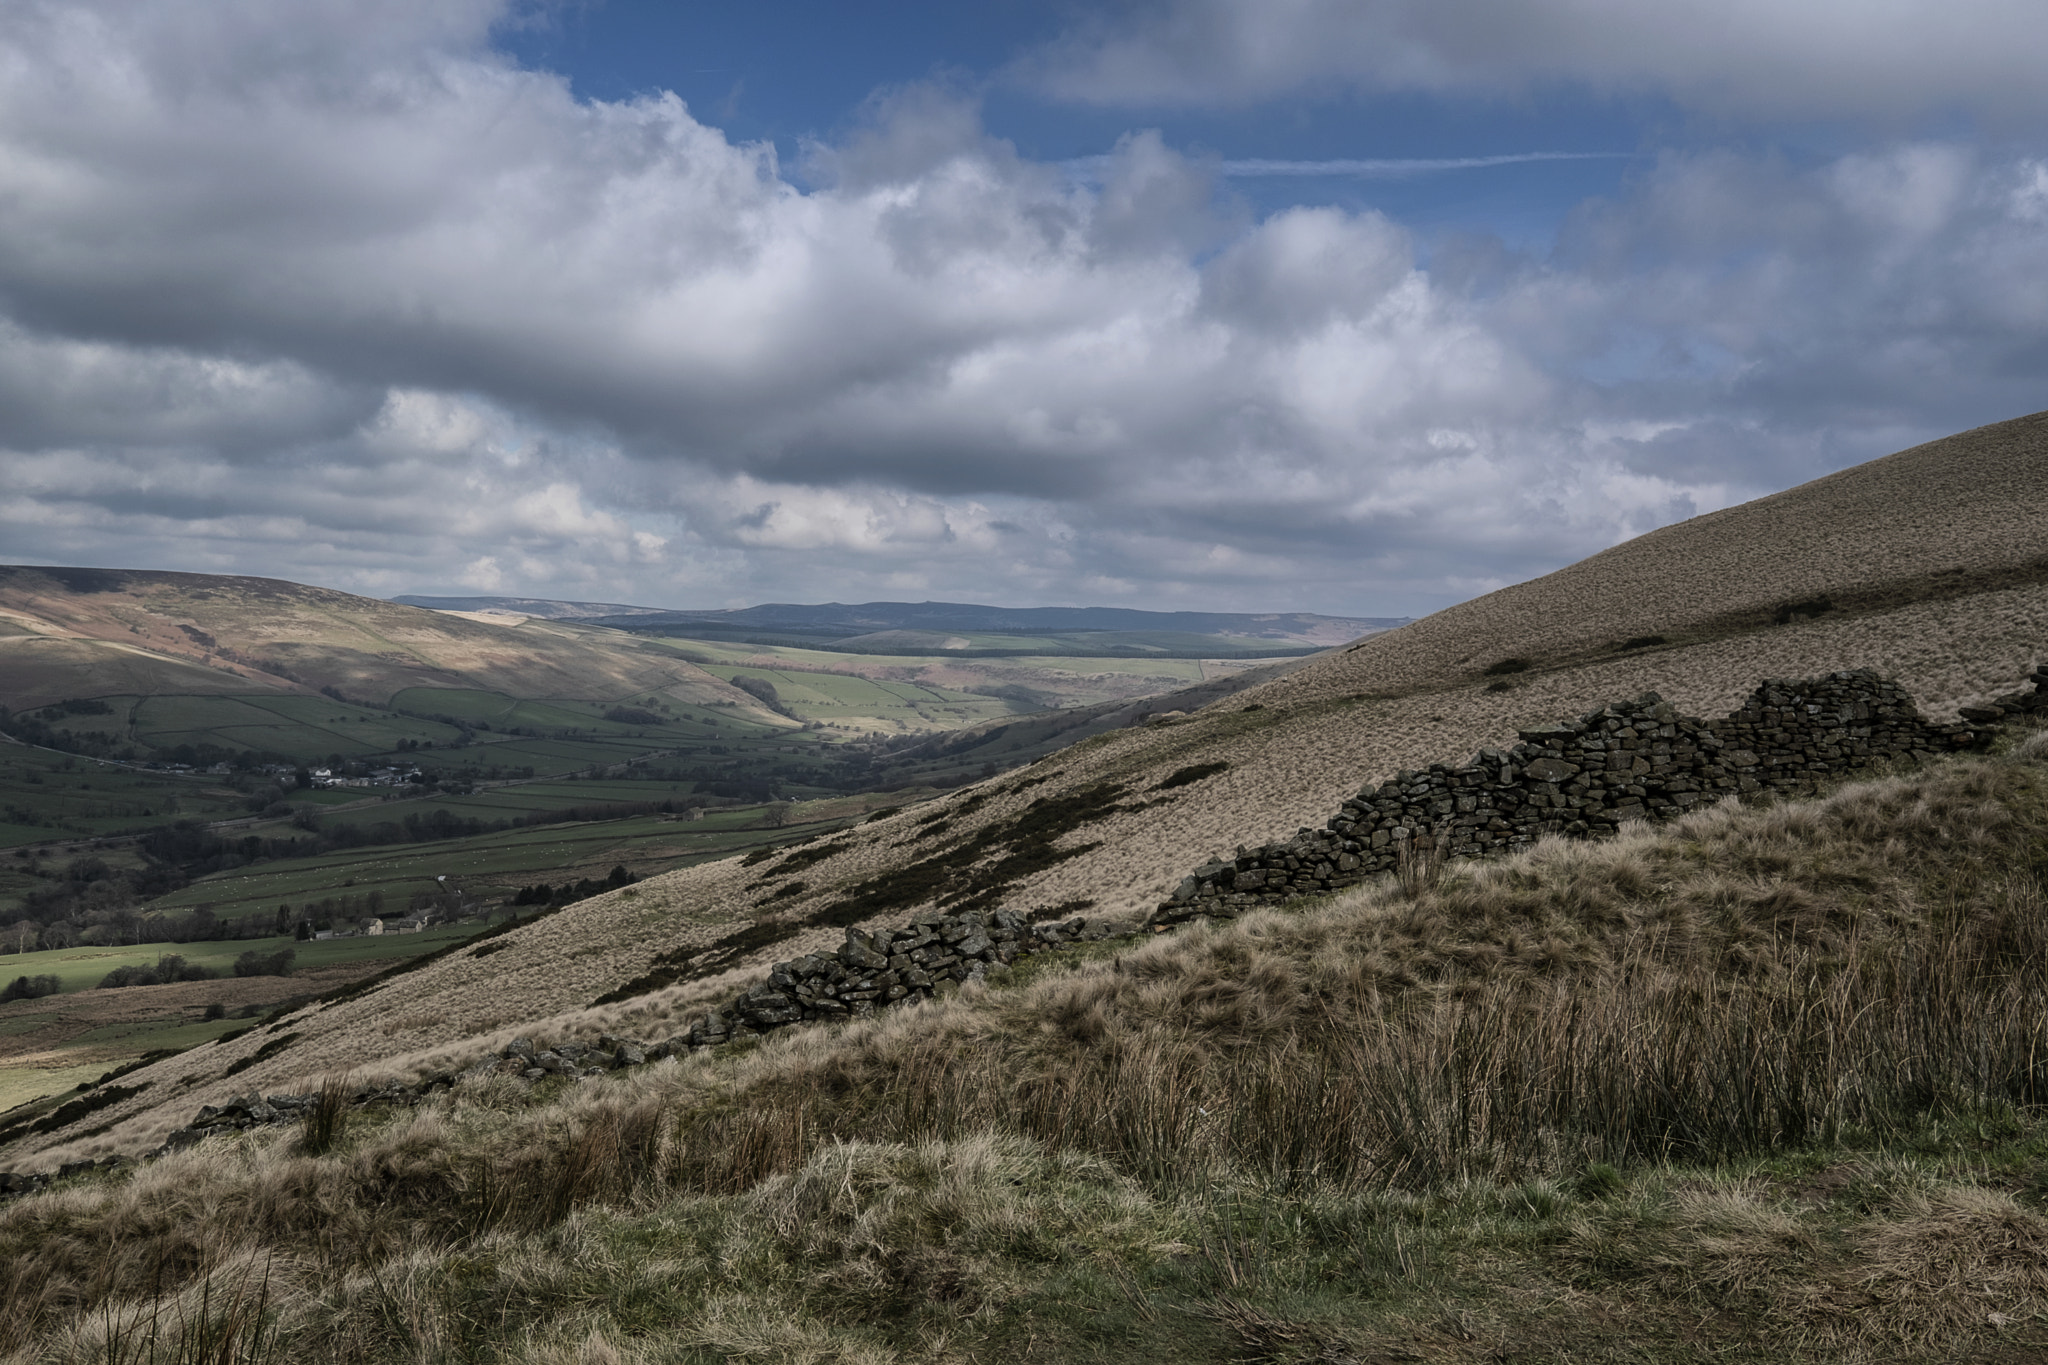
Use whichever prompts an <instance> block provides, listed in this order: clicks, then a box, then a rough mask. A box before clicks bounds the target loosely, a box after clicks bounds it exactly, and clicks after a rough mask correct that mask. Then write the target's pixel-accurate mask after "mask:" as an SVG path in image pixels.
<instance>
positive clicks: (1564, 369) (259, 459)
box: [0, 0, 2048, 612]
mask: <svg viewBox="0 0 2048 1365" xmlns="http://www.w3.org/2000/svg"><path fill="white" fill-rule="evenodd" d="M346 8H347V7H343V6H334V7H330V8H319V9H315V10H312V11H309V12H308V13H309V14H310V16H311V17H310V18H308V19H307V20H306V22H307V23H308V24H310V25H311V29H310V30H309V31H310V32H312V33H313V34H314V35H315V37H314V38H308V39H305V40H303V41H301V40H299V39H295V38H292V37H290V35H284V36H279V35H277V34H272V35H270V36H268V37H265V36H263V35H262V34H260V33H256V34H243V35H240V38H239V39H238V41H240V42H242V44H243V45H242V46H240V47H237V46H234V45H233V44H232V43H231V44H229V45H228V47H226V48H225V49H223V51H224V52H225V53H226V55H225V56H223V57H221V58H220V59H219V60H220V63H221V65H222V68H223V69H221V70H218V71H215V70H213V69H212V68H211V67H209V65H208V62H207V60H206V59H205V57H204V53H203V52H202V51H201V49H200V48H199V47H196V46H194V44H195V43H196V42H197V41H198V40H196V39H188V38H186V37H184V36H180V35H178V34H175V33H172V32H171V31H170V30H171V28H174V27H175V24H170V26H169V27H166V24H165V23H157V22H156V21H154V20H153V19H150V20H145V18H144V17H143V15H142V11H141V10H124V9H119V8H115V7H110V6H102V7H97V8H96V7H93V6H89V5H73V6H67V7H65V9H64V10H63V11H61V12H60V11H59V10H57V9H55V8H50V9H37V10H35V11H34V14H35V16H36V17H37V23H35V24H25V25H22V26H19V27H10V28H9V29H7V30H6V31H4V32H0V55H6V56H7V58H8V60H10V61H12V62H14V63H15V65H14V67H13V68H11V69H13V70H16V71H20V72H23V73H27V74H25V75H24V77H23V79H21V80H18V81H16V80H10V81H8V82H0V194H4V195H6V196H7V198H8V202H10V203H11V204H18V205H20V206H22V211H21V212H19V213H12V214H10V215H8V216H7V217H6V218H4V219H0V312H4V314H5V315H6V317H8V318H11V319H12V321H9V322H6V323H5V325H4V327H0V538H4V539H5V540H6V542H7V544H8V545H9V546H10V553H11V554H12V555H13V556H15V557H33V558H41V559H45V560H64V559H71V560H82V561H85V562H94V561H98V562H105V561H106V560H107V558H108V556H109V555H118V556H120V557H122V558H124V559H131V560H136V561H138V562H156V563H159V564H163V565H165V566H171V567H191V568H233V569H235V570H236V571H243V572H260V573H284V574H287V575H288V576H298V577H307V578H313V579H318V580H321V581H329V582H334V583H336V584H337V585H339V586H344V587H355V588H358V589H364V590H371V591H380V590H382V591H394V592H395V591H405V590H407V589H420V588H426V587H433V586H447V587H454V586H474V587H489V588H498V587H516V588H518V589H520V590H522V591H533V592H543V593H553V594H559V595H564V596H578V597H585V598H591V599H604V600H654V601H659V602H663V603H685V602H695V603H702V604H718V603H721V602H728V603H729V602H732V601H734V600H744V599H747V598H757V599H758V598H782V599H790V598H807V597H808V598H816V597H821V596H840V597H847V596H856V595H860V594H866V595H870V596H875V597H885V596H904V595H915V594H919V593H923V594H924V595H930V596H977V597H982V598H988V599H993V600H999V601H1021V600H1026V599H1030V598H1040V599H1045V600H1102V601H1119V600H1120V601H1134V602H1180V603H1193V602H1195V601H1206V602H1209V603H1212V604H1215V605H1218V606H1223V605H1226V604H1227V605H1230V606H1239V607H1244V608H1253V607H1259V606H1275V605H1280V604H1283V603H1284V604H1288V605H1295V606H1300V607H1303V608H1305V609H1324V610H1339V611H1365V610H1368V609H1372V610H1374V611H1375V612H1378V611H1382V610H1384V611H1419V610H1424V609H1427V608H1428V607H1431V606H1434V605H1440V604H1442V603H1443V602H1444V601H1447V600H1451V599H1453V598H1455V597H1457V596H1463V595H1466V594H1468V593H1470V592H1474V591H1481V590H1483V589H1484V588H1486V587H1489V586H1493V585H1495V584H1496V583H1498V582H1501V581H1506V580H1509V579H1512V578H1518V577H1523V576H1527V575H1528V574H1530V573H1534V572H1539V571H1541V570H1542V569H1545V568H1548V567H1551V566H1553V565H1555V564H1557V563H1560V562H1564V561H1566V560H1568V559H1571V558H1574V557H1577V556H1578V555H1582V554H1584V553H1588V552H1590V551H1593V550H1597V549H1599V548H1602V547H1604V546H1605V545H1607V544H1611V543H1613V542H1614V541H1616V540H1618V539H1620V538H1623V537H1625V536H1627V535H1629V534H1633V533H1636V532H1640V531H1643V530H1648V529H1650V528H1651V527H1652V526H1654V525H1656V524H1659V523H1660V522H1662V521H1666V520H1669V519H1671V518H1673V517H1675V516H1682V515H1686V514H1688V513H1690V512H1692V511H1695V510H1698V511H1705V510H1710V509H1711V508H1714V507H1717V506H1721V505H1725V504H1726V503H1728V502H1732V501H1735V500H1739V499H1740V498H1742V497H1746V496H1751V495H1754V494H1756V493H1760V492H1764V491H1768V490H1770V489H1771V488H1774V487H1779V486H1783V485H1784V484H1786V483H1790V482H1796V481H1798V480H1799V479H1802V478H1806V477H1811V476H1812V475H1814V474H1817V473H1822V472H1825V471H1826V470H1827V469H1829V468H1834V467H1839V466H1840V465H1842V464H1846V463H1851V462H1853V461H1854V460H1857V459H1862V458H1868V457H1870V456H1873V455H1877V454H1882V453H1884V452H1885V451H1886V450H1888V449H1894V448H1897V447H1898V446H1899V445H1903V444H1906V443H1908V442H1909V441H1910V440H1912V439H1918V438H1920V437H1921V436H1923V435H1933V434H1938V432H1939V431H1940V430H1944V429H1951V428H1954V427H1960V426H1966V425H1971V424H1974V423H1975V422H1980V421H1986V420H1992V419H1994V418H1998V417H2005V416H2011V415H2015V414H2016V413H2018V412H2021V411H2025V410H2027V409H2028V408H2029V407H2037V406H2039V405H2040V398H2039V388H2038V376H2039V375H2040V374H2041V373H2042V372H2043V368H2042V366H2041V364H2040V363H2039V362H2040V360H2041V359H2042V358H2043V346H2044V338H2048V286H2044V285H2042V284H2040V283H2039V282H2040V281H2043V280H2048V167H2044V165H2043V163H2041V162H2039V161H2036V160H2032V159H2027V158H2008V159H2005V160H1990V159H1987V158H1985V157H1983V156H1982V155H1980V154H1977V153H1973V152H1971V151H1968V150H1966V149H1962V148H1958V147H1955V146H1950V145H1944V144H1914V145H1906V146H1898V147H1891V148H1886V149H1882V150H1878V151H1872V152H1867V153H1860V154H1858V155H1854V156H1847V157H1841V158H1838V159H1836V160H1835V161H1833V162H1832V163H1829V164H1827V165H1824V166H1820V167H1816V168H1799V167H1793V166H1789V165H1786V164H1783V163H1781V162H1777V161H1773V160H1771V159H1769V158H1745V157H1737V156H1732V155H1728V156H1706V157H1696V158H1679V157H1674V158H1670V159H1668V160H1666V161H1665V162H1663V163H1661V164H1659V165H1657V166H1656V167H1654V168H1653V169H1652V170H1651V171H1650V172H1649V173H1648V174H1646V175H1645V176H1644V177H1643V178H1642V179H1641V180H1640V181H1639V182H1635V183H1632V184H1631V186H1630V188H1629V189H1628V190H1627V192H1626V193H1625V194H1623V195H1622V196H1620V197H1618V198H1616V199H1615V200H1613V201H1612V202H1605V203H1596V204H1591V205H1588V206H1586V207H1585V208H1584V209H1583V210H1582V211H1581V212H1579V213H1578V214H1577V215H1575V217H1574V218H1573V220H1572V222H1571V223H1570V224H1569V225H1568V228H1567V230H1566V232H1565V233H1564V235H1563V237H1562V239H1561V241H1560V243H1559V247H1558V250H1557V251H1556V252H1555V254H1554V255H1552V256H1551V257H1549V258H1547V259H1543V258H1537V257H1532V256H1528V255H1516V254H1514V253H1510V252H1508V251H1506V250H1505V249H1504V248H1500V247H1499V246H1498V244H1488V243H1484V242H1480V243H1470V244H1466V245H1464V246H1462V247H1460V248H1459V249H1458V250H1456V251H1437V252H1436V253H1434V259H1435V260H1436V261H1437V265H1436V266H1435V267H1434V268H1431V267H1426V266H1425V265H1424V264H1423V263H1422V261H1421V260H1420V259H1419V253H1420V252H1421V251H1422V250H1423V249H1424V248H1426V247H1429V246H1432V245H1433V244H1430V243H1417V242H1415V241H1413V240H1411V239H1410V237H1409V235H1408V234H1407V233H1406V232H1405V231H1404V230H1403V229H1401V228H1400V227H1399V226H1398V225H1397V224H1394V223H1392V222H1390V221H1389V220H1387V219H1386V218H1384V217H1382V216H1380V215H1377V214H1374V213H1369V212H1366V213H1349V212H1339V211H1336V210H1327V209H1297V210H1292V211H1287V212H1282V213H1278V214H1274V215H1271V216H1269V217H1267V218H1264V219H1262V220H1258V221H1252V220H1249V219H1245V218H1242V217H1240V216H1238V215H1239V214H1240V213H1241V212H1242V210H1241V209H1238V208H1235V207H1233V206H1231V205H1229V204H1228V203H1225V204H1223V205H1222V206H1221V207H1219V206H1218V204H1217V202H1216V198H1215V195H1214V192H1213V191H1214V184H1215V179H1216V176H1217V174H1218V167H1217V166H1216V164H1214V163H1211V162H1203V161H1200V160H1196V159H1191V158H1188V157H1186V156H1183V155H1181V154H1180V153H1178V152H1176V151H1175V150H1174V149H1173V148H1172V147H1170V146H1168V145H1167V144H1166V142H1165V141H1164V140H1163V139H1162V138H1161V137H1160V136H1159V135H1157V134H1149V133H1138V134H1133V135H1132V136H1130V137H1128V138H1126V139H1125V140H1124V141H1123V142H1122V143H1121V144H1120V145H1119V146H1118V148H1117V149H1116V151H1115V153H1114V154H1113V155H1112V156H1110V157H1109V158H1107V159H1106V160H1105V161H1104V162H1103V163H1102V165H1101V166H1100V167H1098V168H1097V170H1098V171H1099V175H1094V176H1092V177H1091V179H1090V181H1089V183H1086V184H1082V183H1078V182H1077V181H1076V180H1075V179H1074V178H1073V177H1072V176H1070V175H1068V174H1067V173H1065V171H1064V170H1063V169H1062V168H1059V167H1051V166H1042V165H1035V164H1032V163H1030V162H1028V161H1026V160H1024V159H1022V158H1020V157H1019V156H1018V155H1017V153H1016V152H1015V150H1014V149H1013V148H1011V147H1009V146H1007V145H1005V144H1003V143H1001V142H1000V141H999V140H996V139H993V138H990V137H989V136H987V134H986V133H985V132H984V131H983V130H982V129H981V127H980V125H979V123H978V121H977V119H976V118H975V116H974V111H973V108H972V106H971V104H970V103H967V102H964V101H962V100H961V99H959V98H958V97H957V96H955V95H953V94H949V93H948V92H946V91H943V90H938V91H931V90H912V91H903V92H897V93H896V94H895V95H894V96H892V97H891V98H890V99H889V100H886V101H882V102H878V104H877V105H876V107H875V109H874V110H873V112H872V116H871V118H870V120H869V122H868V123H867V124H865V125H863V127H862V128H861V129H860V130H858V131H857V132H856V133H855V134H853V135H851V136H850V137H849V138H848V139H847V140H846V141H845V142H844V143H843V144H841V145H838V146H835V147H820V148H814V149H812V151H811V153H810V154H809V156H810V161H809V167H810V170H811V172H813V173H814V174H815V176H816V180H815V182H814V183H813V184H811V185H810V187H809V188H801V187H799V186H797V185H795V184H792V183H790V182H789V181H787V180H785V179H784V178H782V176H781V174H780V170H779V167H778V166H777V164H776V162H775V160H774V157H773V155H772V153H771V152H770V151H768V150H767V149H764V148H754V147H745V146H734V145H732V144H731V143H730V142H729V141H728V140H727V139H726V138H725V137H724V135H723V134H721V133H720V132H719V131H718V130H717V129H715V128H710V127H708V126H706V125H704V124H702V123H700V122H698V121H697V120H696V119H694V118H693V117H692V116H691V115H690V114H689V112H688V111H687V110H685V109H684V108H683V107H682V106H681V105H680V104H679V103H678V102H676V101H674V100H672V99H667V98H650V99H646V100H642V101H638V102H634V103H628V104H592V103H578V102H576V101H574V100H573V99H571V98H570V97H569V95H568V93H567V91H566V90H565V89H564V88H563V86H562V84H561V82H559V81H557V80H555V79H553V78H552V77H547V76H544V75H538V74H535V73H531V72H522V71H518V70H514V69H512V68H510V67H508V66H506V65H505V64H504V63H503V62H502V60H500V59H498V58H496V57H494V56H493V55H492V54H491V53H489V52H488V51H487V50H486V49H484V48H483V47H481V46H480V43H481V38H480V37H479V36H478V35H479V34H480V33H482V32H483V31H485V29H486V28H487V26H488V23H489V22H490V19H491V12H490V11H489V10H488V9H486V8H478V7H474V6H457V7H455V8H453V9H451V10H448V11H446V12H445V13H444V12H442V11H438V10H433V7H432V6H427V5H421V6H419V7H418V8H419V9H420V10H421V12H422V13H423V14H424V15H425V16H426V17H422V18H419V19H418V20H417V23H418V24H420V25H424V27H423V28H416V29H414V30H411V31H409V33H408V36H404V37H403V40H402V41H400V40H390V39H387V38H385V37H365V38H364V39H363V40H362V44H359V45H355V46H351V43H352V42H353V41H354V40H353V39H352V38H351V37H350V35H349V33H348V31H347V30H346V26H345V25H344V24H342V23H341V20H340V18H339V17H337V16H340V15H341V14H342V13H343V11H344V9H346ZM1219 12H1220V11H1219ZM1303 12H1304V13H1308V12H1317V11H1315V5H1314V4H1313V3H1305V5H1304V7H1303ZM234 14H235V15H236V16H237V20H236V21H237V22H238V23H244V24H246V25H249V26H251V27H252V28H254V29H261V28H262V27H263V25H265V24H269V25H270V26H272V27H273V28H283V29H289V28H291V27H292V26H293V24H294V23H296V22H297V21H298V15H297V14H296V12H295V11H292V10H289V9H283V8H280V9H279V10H277V11H275V12H274V13H273V12H272V11H270V10H269V9H267V8H266V7H264V6H261V5H258V4H256V3H254V0H243V3H242V5H241V7H240V8H238V9H236V10H235V11H234ZM435 15H440V16H441V17H440V18H435V17H434V16H435ZM168 22H169V21H166V23H168ZM394 22H397V21H394ZM323 25H325V26H326V27H322V26H323ZM67 26H68V27H67ZM1283 36H1284V35H1283ZM321 43H326V44H328V45H331V46H333V47H335V48H337V52H336V54H335V57H334V60H333V62H332V63H331V64H323V63H322V61H321V60H320V59H319V56H318V51H317V49H318V47H319V45H320V44H321ZM280 45H281V46H280ZM279 51H283V52H284V54H285V55H284V56H281V57H280V56H277V55H276V54H277V52H279ZM251 54H254V55H251ZM265 62H275V63H277V70H276V71H274V72H271V73H270V74H265V73H264V71H263V70H261V69H260V68H262V66H263V64H264V63H265ZM294 63H296V65H294ZM124 73H125V74H124ZM138 167H141V168H144V170H145V171H146V173H137V168H138ZM1872 338H1880V339H1881V340H1880V341H1878V342H1873V340H1872ZM10 399H11V400H14V401H12V402H10V401H7V400H10ZM95 547H97V548H95ZM394 565H396V566H399V567H395V568H394V567H393V566H394ZM820 584H824V585H826V586H824V587H821V586H820Z"/></svg>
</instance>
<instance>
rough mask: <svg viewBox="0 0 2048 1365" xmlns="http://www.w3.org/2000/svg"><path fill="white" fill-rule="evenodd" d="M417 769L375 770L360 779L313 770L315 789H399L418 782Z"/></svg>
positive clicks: (324, 769) (322, 770)
mask: <svg viewBox="0 0 2048 1365" xmlns="http://www.w3.org/2000/svg"><path fill="white" fill-rule="evenodd" d="M419 776H420V770H419V769H418V768H377V769H373V770H372V771H370V772H367V773H364V774H363V775H362V776H360V777H349V776H347V775H345V774H337V773H335V771H334V770H333V769H331V768H315V769H313V785H314V786H316V787H401V786H404V785H405V784H406V783H408V782H415V781H418V780H419Z"/></svg>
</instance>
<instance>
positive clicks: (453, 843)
mask: <svg viewBox="0 0 2048 1365" xmlns="http://www.w3.org/2000/svg"><path fill="white" fill-rule="evenodd" d="M882 801H883V798H881V797H877V798H875V799H874V800H873V801H872V802H869V803H868V805H870V806H879V805H881V804H882ZM829 804H832V805H846V804H849V803H845V802H834V803H829ZM802 815H803V808H802V807H798V808H797V811H796V818H795V819H793V820H792V822H791V823H790V824H789V825H788V826H786V827H778V828H772V829H771V828H766V827H764V825H763V823H762V817H763V808H762V807H760V806H739V807H729V808H724V809H712V810H708V811H706V812H705V813H704V815H703V818H701V819H698V820H694V821H682V820H670V819H663V818H661V817H659V816H641V817H636V818H632V819H624V820H594V821H589V822H585V823H580V824H567V825H549V826H542V827H538V828H520V829H510V830H502V831H498V832H495V833H490V834H480V835H477V836H475V837H473V838H466V839H448V840H442V841H438V842H433V843H420V844H401V845H388V844H387V845H380V846H376V847H371V848H361V849H346V850H342V851H340V852H335V853H323V854H320V855H318V856H316V857H311V858H286V859H278V860H276V861H274V862H264V863H257V864H254V865H252V866H250V867H247V868H243V869H238V870H236V871H233V872H225V873H221V874H219V875H217V876H213V877H208V878H205V879H203V880H201V881H196V882H194V883H192V884H191V885H190V886H187V887H185V888H184V889H183V890H181V891H175V892H173V893H171V894H170V895H167V896H163V897H161V898H159V899H158V900H156V901H154V902H152V904H151V908H152V909H154V910H159V911H189V910H196V909H199V908H201V907H204V908H206V909H208V910H210V911H212V912H213V913H214V914H215V915H216V916H218V917H219V918H221V919H224V920H234V919H239V918H242V917H244V916H249V915H256V916H259V917H260V916H268V915H274V914H275V913H276V911H277V907H278V906H280V905H288V906H291V907H292V908H293V910H294V911H297V910H298V908H299V907H301V906H304V905H307V904H311V903H316V902H319V901H322V900H327V899H330V898H339V897H342V896H350V897H355V898H358V899H361V898H365V897H367V896H368V895H369V894H370V893H372V892H377V893H381V894H382V896H383V898H384V900H383V906H384V911H385V913H386V914H396V913H399V912H401V911H403V910H405V909H406V908H407V906H408V905H409V904H410V903H411V901H412V899H413V898H414V897H416V896H432V895H435V894H437V893H439V892H441V891H444V890H448V889H454V890H458V891H460V892H461V893H462V894H463V896H464V897H465V898H467V899H469V900H472V901H475V902H478V903H483V902H495V901H497V900H500V899H502V898H504V897H506V896H509V895H510V894H511V893H513V892H515V891H517V890H518V889H519V888H521V887H524V886H528V885H532V884H535V883H541V882H545V883H547V884H548V885H550V886H554V885H559V884H561V883H563V882H574V881H580V880H582V879H584V878H586V877H588V878H591V879H602V878H603V877H604V875H605V874H606V873H607V872H608V871H609V870H610V869H611V868H612V867H614V866H616V865H620V864H623V865H624V866H625V867H626V868H627V869H628V870H629V871H631V872H633V873H634V874H635V875H636V876H640V877H648V876H654V875H656V874H658V873H662V872H670V871H673V870H675V869H676V868H679V867H689V866H692V865H694V864H696V863H702V862H711V861H714V860H716V859H719V858H727V857H731V856H732V855H733V854H735V853H739V852H743V851H745V850H747V849H750V848H757V847H759V846H760V845H762V844H764V843H783V842H787V841H789V840H792V839H798V838H802V837H803V836H804V835H806V834H809V833H814V832H821V831H825V830H832V829H838V828H841V827H842V826H844V825H846V824H848V823H850V822H851V821H852V820H854V819H856V818H858V809H857V808H856V809H855V810H851V811H849V812H848V813H847V814H844V815H840V816H836V817H835V818H832V819H829V820H822V821H809V822H806V821H804V820H803V819H802ZM442 877H446V878H448V881H447V883H443V882H442V881H441V880H440V878H442ZM30 956H34V955H33V954H31V955H30ZM5 961H7V959H6V958H0V963H4V962H5ZM0 970H4V968H0ZM18 974H19V973H17V975H18ZM10 979H11V978H10Z"/></svg>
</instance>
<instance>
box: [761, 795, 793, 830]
mask: <svg viewBox="0 0 2048 1365" xmlns="http://www.w3.org/2000/svg"><path fill="white" fill-rule="evenodd" d="M791 809H792V806H791V804H790V803H789V802H787V801H776V802H772V803H770V805H769V806H768V807H767V808H766V809H765V810H763V811H762V812H761V823H762V824H764V825H766V826H768V828H770V829H781V828H782V827H783V826H784V825H786V824H788V823H789V813H790V811H791Z"/></svg>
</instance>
